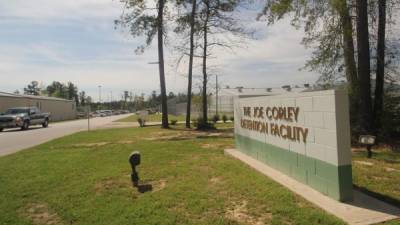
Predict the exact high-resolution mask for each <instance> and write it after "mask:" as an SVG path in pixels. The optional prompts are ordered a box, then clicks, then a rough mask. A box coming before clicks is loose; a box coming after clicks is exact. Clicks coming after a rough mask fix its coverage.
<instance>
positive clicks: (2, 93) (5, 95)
mask: <svg viewBox="0 0 400 225" xmlns="http://www.w3.org/2000/svg"><path fill="white" fill-rule="evenodd" d="M0 97H11V98H29V99H39V100H52V101H64V102H73V100H68V99H63V98H55V97H48V96H40V95H20V94H13V93H7V92H2V91H0Z"/></svg>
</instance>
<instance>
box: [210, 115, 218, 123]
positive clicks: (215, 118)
mask: <svg viewBox="0 0 400 225" xmlns="http://www.w3.org/2000/svg"><path fill="white" fill-rule="evenodd" d="M218 120H219V115H214V116H213V118H212V121H213V122H214V123H217V122H218Z"/></svg>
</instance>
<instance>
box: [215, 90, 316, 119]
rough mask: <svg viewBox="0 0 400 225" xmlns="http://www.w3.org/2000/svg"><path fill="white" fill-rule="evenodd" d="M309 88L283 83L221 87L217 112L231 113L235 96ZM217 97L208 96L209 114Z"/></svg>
mask: <svg viewBox="0 0 400 225" xmlns="http://www.w3.org/2000/svg"><path fill="white" fill-rule="evenodd" d="M308 90H310V88H309V87H291V86H289V85H285V86H283V87H282V88H245V87H236V88H222V89H220V90H219V91H218V92H219V93H218V114H219V115H222V114H233V102H234V100H235V98H247V97H258V96H269V95H278V94H284V93H288V92H303V91H308ZM216 110H217V97H216V95H215V94H214V95H213V96H211V97H210V105H209V107H208V113H209V114H213V115H214V114H216Z"/></svg>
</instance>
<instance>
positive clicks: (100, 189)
mask: <svg viewBox="0 0 400 225" xmlns="http://www.w3.org/2000/svg"><path fill="white" fill-rule="evenodd" d="M139 186H140V188H145V189H146V191H143V190H141V189H138V188H136V187H134V186H133V184H132V182H131V180H130V175H129V176H125V177H124V178H108V179H105V180H102V181H99V182H97V183H96V184H95V187H94V189H95V192H96V194H104V193H108V192H112V191H117V190H124V191H128V192H132V193H135V194H138V193H139V194H140V193H145V192H156V191H160V190H162V189H164V188H165V187H166V186H167V181H166V180H165V179H161V180H143V181H139Z"/></svg>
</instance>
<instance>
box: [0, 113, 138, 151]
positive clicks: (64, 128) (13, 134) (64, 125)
mask: <svg viewBox="0 0 400 225" xmlns="http://www.w3.org/2000/svg"><path fill="white" fill-rule="evenodd" d="M130 115H131V114H124V115H116V116H108V117H96V118H92V119H90V129H99V128H102V127H105V126H108V125H109V124H111V123H112V122H113V121H115V120H118V119H121V118H124V117H127V116H130ZM87 129H88V121H87V120H86V119H82V120H74V121H65V122H57V123H50V125H49V127H48V128H42V126H32V127H30V128H29V129H28V130H25V131H21V130H20V129H7V130H4V131H3V132H0V156H3V155H7V154H11V153H14V152H17V151H20V150H22V149H25V148H29V147H32V146H35V145H38V144H41V143H44V142H46V141H49V140H52V139H55V138H58V137H62V136H65V135H68V134H72V133H75V132H79V131H84V130H87Z"/></svg>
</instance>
